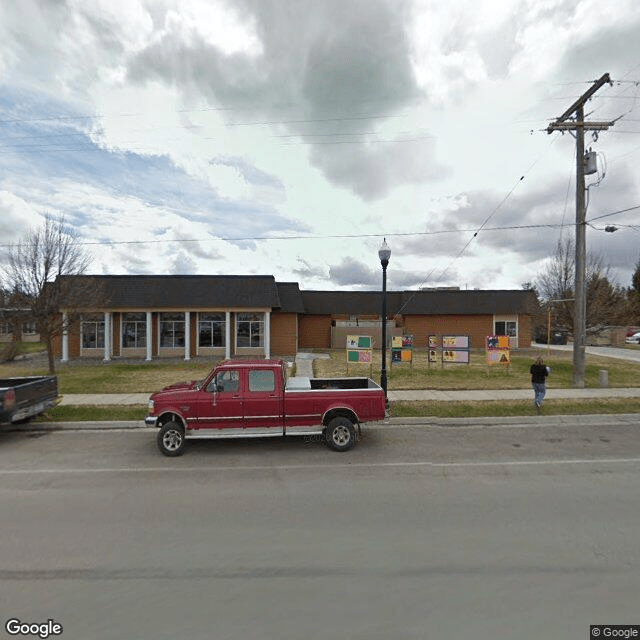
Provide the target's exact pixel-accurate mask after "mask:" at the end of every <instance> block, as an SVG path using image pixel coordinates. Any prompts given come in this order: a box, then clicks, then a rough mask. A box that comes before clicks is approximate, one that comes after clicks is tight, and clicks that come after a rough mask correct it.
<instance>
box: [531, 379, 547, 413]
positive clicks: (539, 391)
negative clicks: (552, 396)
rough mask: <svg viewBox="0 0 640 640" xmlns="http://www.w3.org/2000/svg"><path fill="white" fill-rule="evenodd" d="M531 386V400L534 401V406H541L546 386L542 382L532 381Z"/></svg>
mask: <svg viewBox="0 0 640 640" xmlns="http://www.w3.org/2000/svg"><path fill="white" fill-rule="evenodd" d="M531 386H532V387H533V393H534V398H533V401H534V402H535V403H536V406H538V407H541V406H542V401H543V400H544V396H545V394H546V393H547V387H546V385H545V383H544V382H532V383H531Z"/></svg>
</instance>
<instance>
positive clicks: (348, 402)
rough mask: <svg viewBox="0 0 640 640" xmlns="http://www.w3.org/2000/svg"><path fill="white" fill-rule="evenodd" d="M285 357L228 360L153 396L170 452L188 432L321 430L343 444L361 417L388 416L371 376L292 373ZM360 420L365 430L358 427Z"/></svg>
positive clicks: (243, 434) (162, 443)
mask: <svg viewBox="0 0 640 640" xmlns="http://www.w3.org/2000/svg"><path fill="white" fill-rule="evenodd" d="M286 374H287V366H286V364H285V363H284V362H283V361H282V360H227V361H225V362H222V363H221V364H220V365H219V366H217V367H215V368H214V369H213V370H212V371H211V372H210V373H209V375H208V376H207V377H206V378H205V379H204V380H201V381H197V382H185V383H180V384H175V385H171V386H169V387H166V388H165V389H163V390H162V391H159V392H157V393H154V394H153V395H152V396H151V397H150V398H149V415H148V416H147V417H146V418H145V424H146V425H148V426H154V427H159V428H160V431H159V432H158V437H157V442H158V447H159V449H160V451H161V452H162V453H163V454H164V455H166V456H178V455H180V454H181V453H183V450H184V444H185V440H187V439H189V438H252V437H264V436H287V435H307V436H309V435H317V436H322V437H323V438H324V441H325V442H326V444H327V445H328V446H329V447H330V448H332V449H335V450H336V451H347V450H348V449H351V448H352V447H353V446H355V444H356V441H357V438H358V434H359V432H360V424H361V423H362V422H367V421H373V420H382V419H383V418H384V417H385V399H384V391H383V390H382V388H381V387H380V386H379V385H377V384H376V383H375V382H373V380H371V379H369V378H331V379H330V378H290V379H289V380H288V381H287V375H286ZM356 427H357V429H358V433H356Z"/></svg>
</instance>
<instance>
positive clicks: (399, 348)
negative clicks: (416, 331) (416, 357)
mask: <svg viewBox="0 0 640 640" xmlns="http://www.w3.org/2000/svg"><path fill="white" fill-rule="evenodd" d="M402 362H408V363H410V364H411V366H413V336H394V337H393V338H392V339H391V364H392V365H394V364H400V363H402Z"/></svg>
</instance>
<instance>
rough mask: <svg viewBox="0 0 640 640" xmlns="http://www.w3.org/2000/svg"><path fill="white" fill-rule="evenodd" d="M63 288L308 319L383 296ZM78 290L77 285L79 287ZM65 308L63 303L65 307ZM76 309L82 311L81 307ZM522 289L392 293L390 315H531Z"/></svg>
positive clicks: (127, 300) (151, 281)
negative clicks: (273, 313)
mask: <svg viewBox="0 0 640 640" xmlns="http://www.w3.org/2000/svg"><path fill="white" fill-rule="evenodd" d="M60 282H61V283H62V289H63V290H65V289H66V288H68V290H73V289H75V290H76V291H77V290H81V291H85V292H89V291H90V290H91V291H92V292H93V295H92V296H89V297H92V298H93V304H91V303H89V304H91V306H93V307H95V306H96V302H97V301H99V304H98V305H97V306H99V307H100V308H104V309H113V310H116V309H256V308H265V309H272V310H276V311H282V312H288V313H299V314H309V315H380V312H381V307H382V292H381V291H301V290H300V287H299V285H298V283H297V282H276V281H275V278H274V277H273V276H260V275H258V276H237V275H223V276H220V275H209V276H192V275H181V276H169V275H166V276H164V275H147V276H137V275H113V276H99V275H90V276H61V278H60ZM75 285H77V286H75ZM62 306H64V304H63V305H62ZM73 306H76V307H77V306H78V304H77V302H76V303H74V305H73ZM536 308H537V302H536V298H535V295H534V294H533V292H531V291H523V290H493V291H481V290H472V291H467V290H465V291H462V290H449V289H445V290H439V289H435V290H424V291H388V292H387V315H388V316H389V317H393V316H394V315H396V314H398V315H475V314H482V315H486V314H504V315H507V314H509V315H514V314H518V313H526V314H531V313H533V312H534V311H535V310H536Z"/></svg>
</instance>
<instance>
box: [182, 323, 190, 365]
mask: <svg viewBox="0 0 640 640" xmlns="http://www.w3.org/2000/svg"><path fill="white" fill-rule="evenodd" d="M184 359H185V362H189V360H191V311H185V312H184Z"/></svg>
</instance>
